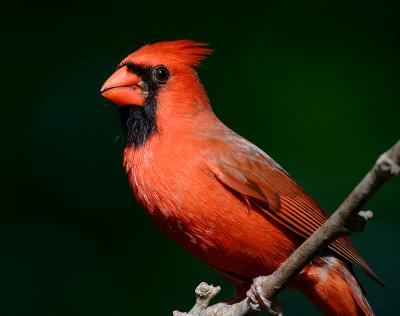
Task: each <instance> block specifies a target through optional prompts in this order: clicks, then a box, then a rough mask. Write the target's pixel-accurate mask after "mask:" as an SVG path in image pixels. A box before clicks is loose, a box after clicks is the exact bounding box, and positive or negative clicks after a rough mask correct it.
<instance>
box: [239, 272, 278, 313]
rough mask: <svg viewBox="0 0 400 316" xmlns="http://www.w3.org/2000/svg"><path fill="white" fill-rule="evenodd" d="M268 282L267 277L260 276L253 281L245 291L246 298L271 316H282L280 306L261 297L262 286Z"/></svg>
mask: <svg viewBox="0 0 400 316" xmlns="http://www.w3.org/2000/svg"><path fill="white" fill-rule="evenodd" d="M267 281H268V276H260V277H257V278H255V279H253V284H252V285H251V287H250V290H248V291H247V293H246V294H247V297H248V298H249V300H250V301H251V303H252V304H254V305H256V304H258V305H259V306H261V308H264V309H266V310H267V311H268V313H270V314H271V315H276V316H282V315H283V313H282V307H281V305H280V304H279V303H278V302H277V301H276V300H275V301H274V302H272V301H270V300H268V299H267V298H265V296H264V295H263V290H262V284H263V282H267ZM273 304H274V305H275V307H273V306H272V305H273Z"/></svg>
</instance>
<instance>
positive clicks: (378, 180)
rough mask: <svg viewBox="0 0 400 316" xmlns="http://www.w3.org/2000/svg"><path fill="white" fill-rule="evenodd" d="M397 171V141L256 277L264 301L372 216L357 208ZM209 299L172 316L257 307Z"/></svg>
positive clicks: (223, 315) (232, 314)
mask: <svg viewBox="0 0 400 316" xmlns="http://www.w3.org/2000/svg"><path fill="white" fill-rule="evenodd" d="M399 173H400V140H398V141H397V142H396V144H394V145H393V147H391V148H390V149H389V150H388V151H386V152H384V153H383V154H382V155H381V156H380V157H379V158H378V160H377V161H376V163H375V165H374V166H373V167H372V169H371V170H370V171H369V172H368V173H367V175H366V176H365V177H364V178H363V179H362V180H361V182H360V183H359V184H358V185H357V186H356V187H355V188H354V189H353V191H352V192H351V193H350V194H349V196H348V197H347V198H346V199H345V200H344V201H343V203H342V204H341V205H340V206H339V208H338V209H337V210H336V211H335V212H334V213H333V214H332V215H331V216H330V217H329V219H328V220H327V221H326V222H325V223H324V224H323V225H322V226H321V227H320V228H319V229H318V230H316V231H315V232H314V233H313V234H312V235H311V236H310V237H309V238H308V239H307V240H305V241H304V242H303V244H301V245H300V247H299V248H297V249H296V251H294V252H293V254H292V255H291V256H290V257H289V258H288V259H286V261H285V262H284V263H283V264H282V265H281V266H280V267H279V268H278V269H277V270H275V272H274V273H272V274H271V275H268V276H265V277H261V279H260V278H258V281H259V284H260V285H261V291H262V295H263V297H264V298H265V300H266V301H268V302H272V301H274V300H275V298H276V297H277V295H278V294H279V293H280V292H281V291H282V290H283V289H284V288H285V286H286V285H287V284H288V283H290V281H291V280H292V279H293V278H294V277H295V276H296V275H297V274H299V273H300V272H301V271H302V270H303V268H304V267H305V266H306V265H307V264H308V263H309V262H310V261H311V260H312V259H313V258H315V257H316V256H317V255H318V253H320V252H321V251H323V250H324V249H325V248H326V247H328V245H329V244H330V243H331V242H333V241H334V240H335V239H337V238H338V237H340V236H344V235H348V234H351V233H352V232H354V231H359V230H360V229H362V228H363V226H364V225H365V223H366V221H367V220H368V219H370V218H371V217H372V212H371V211H367V212H363V211H360V210H361V208H362V207H363V206H364V205H365V203H366V202H367V201H368V199H369V198H370V197H371V196H372V195H373V194H374V193H375V192H376V191H377V190H378V189H379V188H380V187H381V186H382V185H383V184H384V183H385V182H386V181H387V180H389V179H390V178H392V177H394V176H396V175H397V174H399ZM218 292H219V290H218ZM214 295H215V294H214ZM210 300H211V298H210V299H209V300H208V301H207V305H206V306H205V305H204V304H203V305H202V309H201V310H200V312H199V313H197V312H196V311H193V309H192V311H190V312H189V314H186V313H180V312H174V316H179V315H189V316H250V315H254V313H255V312H256V311H257V307H258V306H256V304H255V303H256V302H253V301H252V300H251V299H250V298H246V299H244V300H243V301H241V302H239V303H237V304H232V305H221V306H218V305H220V304H217V305H215V306H214V307H213V306H210V307H207V306H208V302H209V301H210ZM278 314H279V313H278Z"/></svg>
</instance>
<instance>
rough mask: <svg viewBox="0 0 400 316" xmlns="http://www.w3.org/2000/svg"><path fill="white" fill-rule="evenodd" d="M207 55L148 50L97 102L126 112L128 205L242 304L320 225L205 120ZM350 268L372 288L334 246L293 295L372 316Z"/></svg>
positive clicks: (230, 136) (265, 163)
mask: <svg viewBox="0 0 400 316" xmlns="http://www.w3.org/2000/svg"><path fill="white" fill-rule="evenodd" d="M210 53H211V50H210V49H209V48H206V47H205V44H198V43H195V42H192V41H187V40H183V41H171V42H161V43H155V44H152V45H146V46H144V47H142V48H141V49H139V50H137V51H136V52H134V53H132V54H131V55H129V56H128V57H127V58H125V59H124V60H123V61H122V62H121V64H120V67H121V68H120V69H119V70H118V71H117V72H118V73H116V74H114V75H113V76H112V77H111V78H110V79H109V80H108V81H107V82H106V83H105V84H104V86H103V88H102V93H103V95H104V96H105V97H107V98H109V99H110V100H118V102H116V103H118V104H119V105H123V106H122V107H121V108H124V110H123V111H127V112H126V113H127V114H126V115H125V116H124V117H125V119H123V124H124V127H125V134H126V135H125V136H128V137H127V138H126V140H127V143H126V148H125V151H124V166H125V168H126V171H127V173H128V176H129V180H130V184H131V187H132V189H133V191H134V193H135V196H136V197H137V198H138V200H139V201H140V202H141V204H142V205H143V206H144V208H145V210H146V211H147V212H148V213H149V214H150V216H151V217H152V219H153V220H154V222H155V223H156V225H157V226H159V227H160V228H161V229H162V230H163V231H164V232H165V233H166V234H167V235H168V236H170V237H171V238H172V239H173V240H174V241H176V242H177V243H178V244H179V245H181V246H182V247H183V248H184V249H186V250H187V251H188V252H190V253H191V254H193V255H194V256H196V257H198V258H199V259H201V260H203V261H205V262H206V263H208V264H209V265H210V266H212V267H213V268H215V269H216V270H217V271H218V272H220V273H221V274H222V275H224V276H225V277H226V278H227V279H229V280H230V281H231V282H232V283H233V284H234V285H235V286H236V288H237V294H238V296H237V298H238V299H239V298H242V297H243V295H244V293H245V291H246V290H248V288H249V287H250V285H251V282H252V279H253V278H254V277H257V276H260V275H267V274H270V273H272V272H273V271H274V270H275V269H276V268H277V267H278V266H279V265H280V264H281V263H282V262H283V261H284V260H285V259H286V258H287V257H288V256H289V255H290V254H291V253H292V252H293V251H294V249H295V248H296V247H297V246H298V245H299V244H300V243H301V242H302V240H304V238H306V237H308V236H309V235H310V234H312V232H313V231H315V230H316V229H317V228H318V227H319V226H320V225H321V224H322V223H323V222H324V221H325V220H326V218H327V215H326V214H325V213H324V211H323V210H322V208H321V207H320V206H319V205H318V204H317V203H316V202H315V201H314V200H313V199H312V198H311V197H310V196H309V195H308V194H307V193H306V192H305V191H304V190H303V188H302V187H301V186H299V185H298V184H297V183H296V182H295V181H294V180H293V179H292V178H291V177H290V176H289V175H288V174H287V173H286V172H285V171H284V170H283V169H282V168H281V167H280V166H279V165H278V164H277V163H276V162H275V161H274V160H272V159H271V158H270V157H269V156H268V155H267V154H265V153H264V152H263V151H262V150H261V149H259V148H257V147H256V146H255V145H253V144H251V143H250V142H249V141H247V140H245V139H244V138H242V137H241V136H240V135H238V134H236V133H235V132H233V131H232V130H230V129H229V128H228V127H226V126H225V125H224V124H223V123H222V122H221V121H220V120H219V119H218V118H217V117H216V116H215V114H214V113H213V112H212V109H211V107H210V104H209V101H208V98H207V95H206V92H205V90H204V88H203V86H202V85H201V83H200V82H199V80H198V77H197V73H196V71H195V70H194V69H193V66H196V65H198V64H199V62H200V61H201V60H202V59H204V58H205V56H206V55H207V54H210ZM165 78H167V79H165ZM118 80H119V81H118ZM128 89H129V90H128ZM121 93H122V94H121ZM126 109H128V110H126ZM153 114H154V117H153V116H152V115H153ZM152 124H153V125H152ZM133 130H135V131H136V134H135V135H132V133H133ZM141 133H142V134H141ZM139 136H140V137H141V138H140V137H139ZM135 137H136V138H135ZM129 139H133V141H129ZM350 262H352V263H354V264H356V265H358V266H360V267H361V268H362V269H363V270H364V271H365V272H367V273H368V274H369V275H370V276H371V277H372V278H374V279H375V280H377V281H378V282H379V280H378V278H377V276H376V275H375V273H374V272H373V271H372V269H371V268H370V267H369V266H368V265H367V263H366V262H365V261H364V260H363V259H362V258H361V257H360V255H359V254H358V253H357V251H356V250H355V248H354V247H353V246H352V244H351V242H350V240H349V239H347V238H340V239H338V240H337V241H335V242H334V243H332V245H331V246H330V251H327V252H326V254H325V255H324V256H322V257H318V258H316V259H315V260H314V261H313V262H312V263H311V264H309V265H308V266H307V267H306V268H305V269H304V270H303V271H302V272H301V273H300V275H299V276H298V277H297V278H296V279H295V280H294V281H293V282H292V284H291V286H292V287H294V288H297V289H299V290H301V291H302V292H303V293H304V294H305V295H306V296H307V297H308V298H309V299H310V300H311V301H312V302H313V303H314V304H316V305H317V306H318V307H319V308H320V309H321V310H322V311H323V312H324V313H325V314H326V315H342V316H343V315H373V312H372V310H371V308H370V307H369V305H368V302H367V300H366V298H365V296H364V294H363V292H362V290H361V288H360V285H359V284H358V282H357V280H356V278H355V276H354V275H353V273H352V272H351V267H350V265H351V264H350Z"/></svg>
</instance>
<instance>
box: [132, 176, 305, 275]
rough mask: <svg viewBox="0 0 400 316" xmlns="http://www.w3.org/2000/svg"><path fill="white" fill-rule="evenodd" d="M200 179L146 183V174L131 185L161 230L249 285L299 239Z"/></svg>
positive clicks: (273, 266)
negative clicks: (144, 178) (144, 177)
mask: <svg viewBox="0 0 400 316" xmlns="http://www.w3.org/2000/svg"><path fill="white" fill-rule="evenodd" d="M200 177H202V178H203V179H198V180H197V181H193V180H192V179H190V180H187V179H186V180H184V181H178V182H179V183H176V182H175V183H171V182H169V183H167V181H166V182H163V184H162V183H160V181H159V178H158V179H157V180H156V179H154V181H155V182H154V183H151V182H152V179H151V176H147V177H146V180H145V181H140V180H138V179H133V180H131V184H132V183H134V185H133V186H134V191H135V194H136V196H137V198H138V199H139V201H141V203H142V204H143V206H144V208H145V210H146V211H147V212H148V213H149V215H150V216H151V218H152V219H153V221H154V223H155V224H156V225H157V226H158V227H160V228H161V230H162V231H164V232H165V233H166V234H167V235H168V236H169V237H170V238H172V239H173V240H174V241H175V242H176V243H177V244H179V245H180V246H181V247H183V248H184V249H185V250H186V251H188V252H189V253H191V254H192V255H194V256H196V257H197V258H199V259H200V260H202V261H204V262H206V263H208V264H209V265H210V266H212V267H213V268H215V269H216V270H218V271H219V272H221V273H222V274H223V275H224V276H226V277H227V278H229V279H230V280H231V281H232V282H234V283H238V282H239V281H240V282H246V283H248V282H250V281H251V280H252V279H253V278H254V277H256V276H259V275H265V274H269V273H272V272H273V271H274V270H275V269H276V268H277V267H278V266H279V265H280V264H281V263H282V262H283V261H284V260H285V259H286V258H287V257H288V256H289V255H290V254H291V253H292V252H293V250H294V249H295V247H296V246H297V245H298V243H299V238H298V237H296V236H294V234H292V233H291V232H290V231H289V230H288V229H286V228H285V227H283V226H282V225H280V224H279V223H277V222H276V221H274V220H273V219H272V218H270V217H268V215H266V214H265V212H264V211H262V210H260V209H257V208H256V207H254V206H251V205H249V204H248V203H246V201H244V200H241V199H240V198H238V197H237V196H236V195H235V194H234V193H232V192H231V191H228V190H227V189H226V188H225V187H224V186H223V185H222V184H221V183H219V182H218V181H215V180H214V179H213V181H215V182H211V180H210V179H209V178H208V177H207V176H206V175H200ZM167 179H168V180H170V179H171V177H167ZM142 180H143V178H142ZM210 182H211V183H210ZM154 188H157V189H154ZM229 276H235V277H234V278H233V277H229Z"/></svg>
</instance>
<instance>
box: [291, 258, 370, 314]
mask: <svg viewBox="0 0 400 316" xmlns="http://www.w3.org/2000/svg"><path fill="white" fill-rule="evenodd" d="M297 287H298V288H299V289H300V290H301V291H302V292H303V293H304V294H305V295H306V296H307V297H308V299H309V300H310V301H311V302H312V303H313V304H315V305H316V306H317V307H318V308H319V309H320V310H321V311H322V312H323V313H324V315H329V316H339V315H340V316H374V312H373V311H372V308H371V307H370V305H369V303H368V301H367V299H366V297H365V293H364V291H363V289H362V287H361V285H360V284H359V283H358V281H357V279H356V277H355V275H354V274H353V272H352V270H351V267H350V266H348V265H347V264H346V263H344V262H342V261H341V260H339V259H337V258H335V257H333V256H326V257H321V258H318V259H317V260H314V262H313V263H312V264H311V265H309V266H308V267H307V268H306V269H304V271H303V272H302V273H301V274H300V276H299V279H298V286H297Z"/></svg>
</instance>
